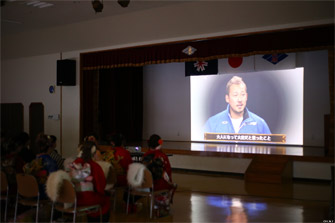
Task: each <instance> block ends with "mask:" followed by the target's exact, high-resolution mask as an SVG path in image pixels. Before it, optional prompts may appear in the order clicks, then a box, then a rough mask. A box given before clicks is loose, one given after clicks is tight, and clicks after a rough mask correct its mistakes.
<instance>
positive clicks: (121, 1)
mask: <svg viewBox="0 0 335 223" xmlns="http://www.w3.org/2000/svg"><path fill="white" fill-rule="evenodd" d="M129 2H130V0H118V1H117V3H119V5H121V6H122V7H123V8H126V7H128V5H129Z"/></svg>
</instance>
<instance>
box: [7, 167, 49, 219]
mask: <svg viewBox="0 0 335 223" xmlns="http://www.w3.org/2000/svg"><path fill="white" fill-rule="evenodd" d="M16 182H17V193H16V204H15V214H14V222H16V217H17V209H18V205H19V204H22V205H25V206H32V207H36V222H38V212H39V207H40V205H41V204H44V203H47V202H49V201H48V200H40V192H39V190H38V183H37V180H36V178H35V177H34V176H32V175H29V174H23V173H17V174H16Z"/></svg>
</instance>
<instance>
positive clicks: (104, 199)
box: [70, 141, 110, 222]
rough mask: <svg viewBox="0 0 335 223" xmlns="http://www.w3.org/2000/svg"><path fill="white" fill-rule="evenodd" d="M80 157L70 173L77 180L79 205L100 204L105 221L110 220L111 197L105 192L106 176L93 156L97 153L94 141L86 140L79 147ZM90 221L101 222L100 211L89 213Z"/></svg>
mask: <svg viewBox="0 0 335 223" xmlns="http://www.w3.org/2000/svg"><path fill="white" fill-rule="evenodd" d="M79 150H80V152H79V154H78V158H77V159H76V160H75V161H73V163H72V164H71V168H70V175H71V177H72V180H73V181H74V182H75V186H76V191H77V199H78V206H85V205H94V204H100V205H101V207H102V214H103V219H102V220H103V222H108V220H109V208H110V197H108V196H106V194H105V187H106V177H105V175H104V172H103V170H102V168H101V166H100V165H99V164H97V163H96V162H95V161H94V160H93V159H92V158H93V157H94V155H95V153H96V151H97V150H96V145H95V143H94V142H93V141H85V142H84V143H83V144H82V145H80V147H79ZM88 221H90V222H100V212H99V211H98V212H96V213H91V214H89V215H88Z"/></svg>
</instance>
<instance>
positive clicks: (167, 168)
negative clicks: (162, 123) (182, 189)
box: [142, 134, 177, 216]
mask: <svg viewBox="0 0 335 223" xmlns="http://www.w3.org/2000/svg"><path fill="white" fill-rule="evenodd" d="M162 144H163V140H162V139H161V137H160V136H159V135H156V134H154V135H151V136H150V139H149V140H148V147H149V151H148V152H146V153H145V154H144V155H143V158H142V162H143V164H144V165H146V166H147V168H148V169H149V170H150V172H151V174H152V178H153V180H154V191H159V190H169V192H168V193H165V194H162V195H157V196H155V209H158V208H159V212H158V213H159V214H160V216H164V215H166V214H168V213H169V208H170V203H172V200H173V195H174V191H175V190H176V188H177V185H176V184H174V183H173V182H172V171H171V164H170V161H169V159H168V157H167V155H166V154H165V153H164V152H163V151H162V150H161V147H162Z"/></svg>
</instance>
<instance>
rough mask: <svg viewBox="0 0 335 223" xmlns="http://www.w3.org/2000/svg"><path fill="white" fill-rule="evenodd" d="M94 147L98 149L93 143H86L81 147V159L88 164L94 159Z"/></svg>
mask: <svg viewBox="0 0 335 223" xmlns="http://www.w3.org/2000/svg"><path fill="white" fill-rule="evenodd" d="M93 146H95V147H96V145H95V143H94V142H92V141H85V142H83V143H82V144H81V145H80V151H81V156H80V157H81V158H82V159H83V160H84V161H85V162H88V161H90V160H91V159H92V157H93V155H94V152H93V153H92V148H93Z"/></svg>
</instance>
